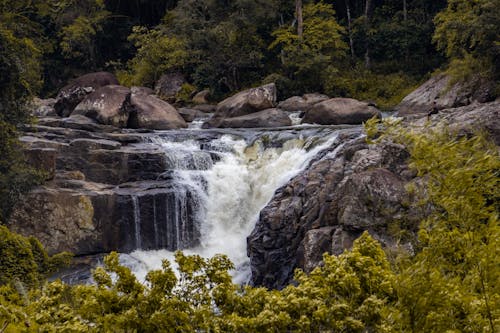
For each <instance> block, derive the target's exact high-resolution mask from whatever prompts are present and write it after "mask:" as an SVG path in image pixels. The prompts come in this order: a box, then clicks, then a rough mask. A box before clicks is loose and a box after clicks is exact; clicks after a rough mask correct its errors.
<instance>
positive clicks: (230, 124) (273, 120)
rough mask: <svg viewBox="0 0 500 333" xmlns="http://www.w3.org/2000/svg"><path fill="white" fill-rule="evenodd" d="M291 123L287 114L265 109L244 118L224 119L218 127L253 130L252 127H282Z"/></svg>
mask: <svg viewBox="0 0 500 333" xmlns="http://www.w3.org/2000/svg"><path fill="white" fill-rule="evenodd" d="M291 125H292V121H291V120H290V117H289V116H288V113H286V112H284V111H281V110H279V109H267V110H262V111H259V112H254V113H251V114H248V115H245V116H240V117H234V118H225V119H223V120H222V121H221V122H220V124H219V127H220V128H238V127H243V128H254V127H282V126H291Z"/></svg>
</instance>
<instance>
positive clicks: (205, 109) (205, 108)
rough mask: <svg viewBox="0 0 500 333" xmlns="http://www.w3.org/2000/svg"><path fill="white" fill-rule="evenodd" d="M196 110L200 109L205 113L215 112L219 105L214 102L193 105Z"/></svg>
mask: <svg viewBox="0 0 500 333" xmlns="http://www.w3.org/2000/svg"><path fill="white" fill-rule="evenodd" d="M191 108H192V109H194V110H198V111H201V112H204V113H213V112H215V110H216V109H217V105H213V104H199V105H193V106H192V107H191Z"/></svg>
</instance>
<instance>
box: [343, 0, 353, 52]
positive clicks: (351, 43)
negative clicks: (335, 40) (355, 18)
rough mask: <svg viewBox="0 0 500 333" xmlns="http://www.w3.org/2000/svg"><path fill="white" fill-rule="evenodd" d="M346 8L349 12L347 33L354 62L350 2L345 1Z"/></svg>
mask: <svg viewBox="0 0 500 333" xmlns="http://www.w3.org/2000/svg"><path fill="white" fill-rule="evenodd" d="M345 8H346V10H347V32H348V33H349V47H350V49H351V61H353V62H354V40H353V38H352V22H351V7H350V6H349V0H345Z"/></svg>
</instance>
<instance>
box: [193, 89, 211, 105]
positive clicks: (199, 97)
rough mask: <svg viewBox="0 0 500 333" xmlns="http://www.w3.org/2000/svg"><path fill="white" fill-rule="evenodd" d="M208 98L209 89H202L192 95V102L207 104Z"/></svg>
mask: <svg viewBox="0 0 500 333" xmlns="http://www.w3.org/2000/svg"><path fill="white" fill-rule="evenodd" d="M209 98H210V90H209V89H204V90H202V91H200V92H198V93H196V95H194V96H193V99H192V100H193V103H195V104H207V103H208V101H209Z"/></svg>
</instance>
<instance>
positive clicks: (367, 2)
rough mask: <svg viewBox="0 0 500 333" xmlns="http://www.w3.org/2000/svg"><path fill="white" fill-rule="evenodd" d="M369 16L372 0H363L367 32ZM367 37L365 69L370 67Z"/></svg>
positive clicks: (367, 29)
mask: <svg viewBox="0 0 500 333" xmlns="http://www.w3.org/2000/svg"><path fill="white" fill-rule="evenodd" d="M371 17H372V0H366V2H365V19H366V31H367V33H368V32H369V31H370V28H371ZM366 37H367V42H366V51H365V67H366V69H370V67H371V58H370V53H371V52H370V51H371V45H370V41H369V37H368V36H366Z"/></svg>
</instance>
